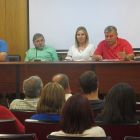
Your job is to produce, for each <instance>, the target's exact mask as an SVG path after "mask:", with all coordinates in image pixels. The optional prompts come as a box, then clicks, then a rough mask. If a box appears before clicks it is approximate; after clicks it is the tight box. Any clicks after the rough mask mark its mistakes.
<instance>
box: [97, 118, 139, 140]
mask: <svg viewBox="0 0 140 140" xmlns="http://www.w3.org/2000/svg"><path fill="white" fill-rule="evenodd" d="M96 124H97V125H98V126H100V127H102V128H103V129H104V131H105V133H106V135H107V136H111V138H112V139H113V140H124V137H125V136H139V133H140V131H139V122H135V123H104V122H102V121H96Z"/></svg>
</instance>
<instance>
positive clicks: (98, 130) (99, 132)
mask: <svg viewBox="0 0 140 140" xmlns="http://www.w3.org/2000/svg"><path fill="white" fill-rule="evenodd" d="M89 131H91V132H93V134H96V136H99V137H100V136H106V134H105V131H104V130H103V128H101V127H99V126H94V127H92V128H91V129H89Z"/></svg>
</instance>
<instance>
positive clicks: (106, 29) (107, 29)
mask: <svg viewBox="0 0 140 140" xmlns="http://www.w3.org/2000/svg"><path fill="white" fill-rule="evenodd" d="M112 31H114V33H115V34H117V28H116V27H115V26H107V27H106V28H105V30H104V33H108V32H112Z"/></svg>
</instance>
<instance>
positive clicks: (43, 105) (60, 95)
mask: <svg viewBox="0 0 140 140" xmlns="http://www.w3.org/2000/svg"><path fill="white" fill-rule="evenodd" d="M64 103H65V93H64V89H63V88H62V86H61V85H59V84H58V83H48V84H47V85H46V86H45V87H44V88H43V91H42V93H41V96H40V99H39V101H38V104H37V109H36V111H37V114H36V115H34V116H32V117H31V118H30V119H34V120H44V121H60V115H59V114H60V112H61V109H62V107H63V105H64Z"/></svg>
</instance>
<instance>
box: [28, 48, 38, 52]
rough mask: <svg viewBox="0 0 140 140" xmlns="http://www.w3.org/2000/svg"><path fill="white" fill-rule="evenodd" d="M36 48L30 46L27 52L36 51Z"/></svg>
mask: <svg viewBox="0 0 140 140" xmlns="http://www.w3.org/2000/svg"><path fill="white" fill-rule="evenodd" d="M35 50H36V49H35V48H30V49H29V50H28V51H27V52H32V51H35Z"/></svg>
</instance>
